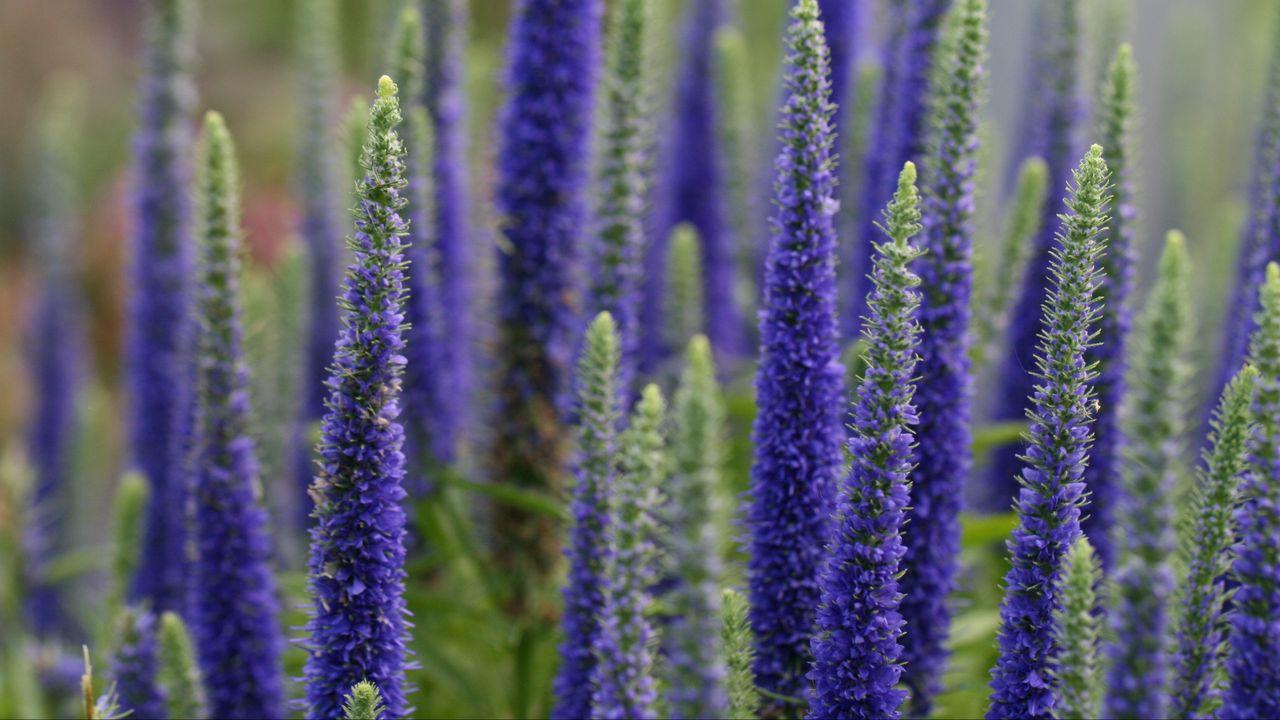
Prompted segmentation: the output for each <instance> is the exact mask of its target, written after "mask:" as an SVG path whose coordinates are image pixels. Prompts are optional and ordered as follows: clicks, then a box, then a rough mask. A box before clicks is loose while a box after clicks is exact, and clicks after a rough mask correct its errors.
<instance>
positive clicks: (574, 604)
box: [551, 312, 622, 720]
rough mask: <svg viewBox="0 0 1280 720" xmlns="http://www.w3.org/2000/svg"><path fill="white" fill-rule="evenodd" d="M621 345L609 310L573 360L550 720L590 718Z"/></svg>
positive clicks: (618, 401)
mask: <svg viewBox="0 0 1280 720" xmlns="http://www.w3.org/2000/svg"><path fill="white" fill-rule="evenodd" d="M620 356H621V346H620V340H619V338H618V326H617V325H616V324H615V323H614V321H613V317H612V316H611V315H609V313H607V312H602V313H600V314H599V315H597V316H596V319H595V320H594V321H592V323H591V325H590V326H589V327H588V328H587V334H586V341H585V343H584V347H583V353H582V358H581V360H579V361H578V378H577V389H578V405H577V418H578V429H577V440H578V460H577V468H576V471H575V473H574V475H575V483H574V486H573V501H572V505H571V513H572V515H573V527H572V528H571V529H570V530H569V545H568V547H567V548H565V555H567V556H568V558H569V579H568V582H567V584H566V585H565V587H564V616H563V619H562V622H563V626H564V638H565V639H564V642H563V643H561V645H560V669H559V671H558V672H557V674H556V680H555V695H556V704H555V707H554V708H553V709H552V711H551V716H552V717H553V718H565V719H566V720H569V719H571V718H585V717H588V716H590V714H591V692H592V690H591V683H592V678H593V677H594V671H595V666H596V658H595V654H594V652H595V650H594V645H595V641H596V638H597V637H598V636H599V634H600V611H601V608H602V606H603V605H604V594H603V592H604V591H603V587H602V586H603V583H604V572H605V563H606V561H607V558H608V556H609V546H608V545H607V543H606V541H605V531H606V528H607V527H608V525H609V494H610V493H611V492H612V487H613V484H614V477H615V475H616V472H617V458H616V454H617V432H618V423H619V421H620V419H621V416H622V406H621V400H622V394H621V388H620V386H619V385H618V364H619V362H620Z"/></svg>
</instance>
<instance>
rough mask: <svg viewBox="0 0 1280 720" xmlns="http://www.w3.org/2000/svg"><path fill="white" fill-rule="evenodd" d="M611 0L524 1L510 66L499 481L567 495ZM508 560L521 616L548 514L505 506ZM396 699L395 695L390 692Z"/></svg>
mask: <svg viewBox="0 0 1280 720" xmlns="http://www.w3.org/2000/svg"><path fill="white" fill-rule="evenodd" d="M602 6H603V3H602V1H601V0H521V2H519V3H518V4H517V6H516V9H515V15H514V18H513V20H512V27H511V33H510V38H511V43H510V49H509V50H508V56H507V62H508V65H507V92H508V101H507V106H506V109H505V110H504V112H503V115H502V120H501V130H500V137H501V140H500V146H501V149H500V151H499V157H498V177H497V199H496V202H497V209H498V213H499V215H500V226H501V228H502V234H503V238H502V242H501V243H499V252H498V279H499V291H498V297H499V300H498V307H497V316H498V317H497V324H498V328H497V337H496V342H495V348H494V357H495V358H496V359H497V364H498V368H497V370H498V380H497V385H496V387H495V388H494V393H495V395H496V396H497V407H496V408H495V412H494V415H493V419H494V422H493V428H492V433H491V438H490V446H489V462H490V467H491V471H492V476H493V478H494V480H495V481H496V482H500V483H507V484H510V485H513V486H515V487H517V488H522V489H533V490H538V491H550V492H558V491H559V487H560V485H561V484H562V482H563V477H562V476H563V474H564V470H563V468H564V465H565V462H564V461H565V455H566V453H567V450H568V439H569V437H568V432H567V428H566V427H565V425H564V417H563V408H562V407H561V403H562V401H563V400H564V396H565V395H567V393H568V390H569V389H570V383H569V382H568V379H569V377H568V375H569V363H570V361H571V358H570V354H571V352H572V350H573V348H574V347H575V345H576V343H577V337H576V335H577V333H579V332H581V325H580V323H579V321H578V319H577V290H578V282H577V278H578V277H579V273H578V260H579V255H580V246H581V241H582V231H583V229H584V228H586V227H587V226H588V224H587V222H586V220H587V207H586V203H587V190H588V185H587V179H588V171H589V166H588V165H589V162H588V161H589V157H590V155H589V152H588V150H589V145H590V140H591V120H592V114H593V109H594V105H595V85H596V82H595V80H596V66H597V65H598V62H597V58H598V56H599V48H598V47H597V46H598V44H599V42H600V16H601V13H602ZM494 514H495V517H494V520H493V526H494V527H496V528H500V532H499V533H498V534H497V537H495V538H494V539H495V543H496V553H495V554H496V556H497V557H499V558H502V559H503V563H504V565H505V567H506V571H507V572H509V573H511V574H512V575H513V576H514V577H515V578H516V580H517V581H516V583H515V585H516V589H515V593H516V597H515V598H513V601H512V603H511V606H512V608H513V609H514V612H524V611H525V610H527V607H526V604H527V601H528V600H529V595H530V593H531V592H532V591H531V589H530V587H529V583H527V582H526V580H529V581H532V580H533V579H534V578H536V577H541V576H544V575H547V574H549V573H550V572H551V571H552V569H553V568H554V567H555V565H556V563H557V559H558V557H559V550H558V548H557V543H556V529H555V526H554V524H553V523H552V521H551V519H550V518H548V517H547V516H545V515H543V514H540V513H534V512H530V511H527V510H523V509H521V508H516V507H511V506H505V505H504V506H499V507H497V508H495V511H494ZM382 690H383V692H384V693H386V692H387V689H386V688H383V689H382Z"/></svg>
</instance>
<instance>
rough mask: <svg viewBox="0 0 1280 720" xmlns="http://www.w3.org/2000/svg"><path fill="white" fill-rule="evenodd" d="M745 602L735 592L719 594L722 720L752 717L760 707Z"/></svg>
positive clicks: (752, 641) (752, 639)
mask: <svg viewBox="0 0 1280 720" xmlns="http://www.w3.org/2000/svg"><path fill="white" fill-rule="evenodd" d="M747 613H748V607H747V599H746V598H745V597H743V596H742V593H740V592H738V591H737V590H729V589H726V590H724V591H722V592H721V594H720V617H721V621H720V643H721V645H723V647H724V658H725V670H726V675H725V683H724V687H725V691H726V694H727V695H728V699H729V712H728V714H727V715H726V716H725V717H731V718H754V717H755V716H756V711H757V710H758V709H759V707H760V691H759V690H758V689H757V688H756V676H755V673H754V672H753V671H752V669H751V668H752V667H753V666H754V665H755V659H756V657H755V656H756V651H755V635H754V633H752V632H751V622H750V620H748V618H747Z"/></svg>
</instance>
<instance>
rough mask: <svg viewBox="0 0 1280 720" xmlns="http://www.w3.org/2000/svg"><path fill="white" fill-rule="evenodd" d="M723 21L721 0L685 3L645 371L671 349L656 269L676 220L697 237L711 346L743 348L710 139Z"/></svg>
mask: <svg viewBox="0 0 1280 720" xmlns="http://www.w3.org/2000/svg"><path fill="white" fill-rule="evenodd" d="M725 19H726V12H725V2H724V0H701V1H700V2H696V3H690V4H689V5H688V6H687V7H686V13H685V18H684V29H683V35H682V36H681V40H680V42H681V46H680V64H679V65H678V68H679V71H678V72H679V75H678V77H677V78H676V80H675V82H676V89H675V98H674V101H673V102H674V107H673V109H672V112H673V113H674V116H673V118H672V127H671V129H670V130H669V131H668V132H669V133H670V137H671V142H670V144H669V146H668V147H667V148H666V152H667V155H666V158H667V160H666V168H665V175H666V177H665V178H664V179H663V184H662V185H661V186H660V187H659V189H658V197H657V202H658V206H659V210H658V215H659V217H658V220H657V228H656V232H657V234H656V235H655V236H654V240H655V242H654V243H653V244H652V245H651V247H650V249H649V252H648V253H647V255H646V260H645V268H644V302H643V305H642V307H643V308H645V315H644V316H643V317H642V318H641V325H642V326H643V327H644V328H645V331H646V333H647V336H646V337H645V338H644V339H643V340H642V342H643V343H644V347H643V348H642V350H641V355H642V357H643V362H644V367H645V368H646V369H648V370H652V369H653V368H655V367H656V366H657V364H658V363H660V362H661V361H662V360H663V359H665V358H666V357H667V354H668V353H669V352H670V351H671V350H672V348H668V347H665V346H664V345H663V344H662V336H661V334H660V328H662V327H663V326H664V323H663V322H662V318H661V316H660V315H658V313H660V312H662V310H663V308H664V303H663V302H662V301H663V297H664V294H665V292H666V283H665V280H664V278H663V275H662V271H663V263H664V261H665V259H666V250H667V248H666V245H667V243H666V240H667V234H668V233H669V232H670V231H671V228H673V227H675V225H676V224H677V223H679V222H681V221H685V222H689V223H691V224H692V225H693V226H694V227H696V228H697V229H698V237H699V239H700V240H701V241H702V284H703V289H704V292H705V295H704V302H703V314H704V316H705V317H706V319H707V336H708V337H709V338H710V339H711V346H712V347H714V348H715V349H716V351H717V352H718V353H720V354H721V355H722V357H734V356H737V355H740V354H741V353H742V352H743V350H744V349H745V342H744V330H745V329H746V326H745V324H744V322H743V318H742V313H741V311H740V310H739V308H738V305H737V302H736V300H735V293H734V282H735V280H734V275H735V272H734V269H735V268H734V265H735V259H734V256H733V248H734V243H733V241H732V236H731V234H730V227H729V222H728V217H727V214H728V213H729V211H730V204H729V198H728V196H727V180H726V172H725V171H726V163H725V158H724V148H723V147H722V146H721V145H720V143H719V142H717V138H718V135H717V127H718V121H717V115H718V113H720V112H721V111H722V110H723V109H722V108H718V107H717V106H716V105H717V103H716V97H717V94H716V77H715V66H714V49H715V48H714V40H715V33H716V30H717V29H718V28H720V27H721V26H723V25H724V24H725Z"/></svg>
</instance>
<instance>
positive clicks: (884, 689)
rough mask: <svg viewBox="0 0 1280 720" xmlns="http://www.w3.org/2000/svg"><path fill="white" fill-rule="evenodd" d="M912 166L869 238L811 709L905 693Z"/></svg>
mask: <svg viewBox="0 0 1280 720" xmlns="http://www.w3.org/2000/svg"><path fill="white" fill-rule="evenodd" d="M915 182H916V168H915V165H913V164H911V163H910V162H908V163H907V164H906V165H905V166H904V167H903V169H902V174H901V175H900V176H899V179H898V191H897V192H896V193H895V194H894V196H893V200H892V201H891V202H890V203H889V207H888V208H886V209H885V212H884V218H885V225H884V226H883V227H884V232H885V233H886V234H887V235H888V236H889V241H888V242H884V243H880V244H878V245H877V246H876V252H877V253H878V254H879V257H877V258H876V265H875V270H874V272H873V280H874V283H873V287H874V289H873V290H872V295H871V298H870V299H869V300H868V301H867V307H868V308H869V310H870V314H869V315H868V317H867V319H866V322H865V323H864V324H863V326H862V333H863V336H864V337H865V338H866V342H867V345H866V348H867V349H866V370H865V371H864V372H863V375H862V381H861V384H860V385H859V388H858V392H857V395H856V398H857V400H856V401H855V402H854V407H853V422H852V425H851V427H852V429H853V436H852V437H851V438H850V439H849V455H850V457H851V458H852V461H853V464H852V466H851V468H850V470H849V476H848V479H847V480H846V481H845V486H844V490H843V492H842V497H841V500H840V504H839V509H838V510H837V512H836V523H837V525H838V528H837V529H836V530H835V532H834V535H833V538H832V541H831V547H830V548H829V550H828V560H827V565H826V567H825V568H824V569H823V571H822V574H821V576H820V578H819V582H820V584H821V588H822V604H821V605H819V607H818V613H817V630H816V633H815V634H814V636H813V660H814V662H813V670H811V671H810V672H809V679H810V680H812V681H813V685H814V690H813V697H812V699H811V700H810V702H809V713H808V717H810V718H815V719H820V718H833V717H839V718H869V719H873V718H890V719H896V718H897V717H898V707H899V706H900V705H901V704H902V700H903V699H904V698H905V697H906V695H907V693H906V691H904V690H900V689H897V688H896V687H895V686H896V685H897V683H898V678H899V677H900V676H901V674H902V670H903V666H902V657H901V656H902V646H901V645H900V644H899V643H898V638H899V636H901V635H902V627H903V618H902V614H901V613H900V612H899V610H898V608H899V603H900V602H901V601H902V593H900V592H899V591H898V575H899V569H898V567H899V563H900V562H901V560H902V556H903V554H904V553H905V552H906V547H905V546H904V545H903V543H902V526H903V522H904V519H905V516H906V508H907V502H908V495H909V490H908V485H907V483H908V479H907V478H908V474H909V473H910V472H911V469H912V468H911V466H912V448H911V446H912V443H913V442H914V436H913V435H912V426H914V425H915V424H916V423H917V422H918V418H917V417H916V408H915V406H914V405H912V395H914V394H915V384H914V382H913V379H914V378H915V369H916V362H917V360H918V358H917V356H916V348H917V347H918V345H919V341H920V324H919V323H918V322H917V320H916V310H917V309H918V308H919V306H920V293H919V291H917V290H916V287H917V286H918V285H919V284H920V278H919V277H917V276H916V275H915V274H914V273H912V272H911V270H910V269H909V268H908V266H909V265H910V264H911V262H912V261H913V260H915V259H916V258H917V257H918V256H919V254H920V253H919V251H918V250H917V249H916V248H915V247H914V246H912V245H910V244H909V241H910V239H911V237H912V236H913V235H915V234H916V233H918V232H919V231H920V197H919V195H918V194H917V192H916V186H915Z"/></svg>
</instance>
